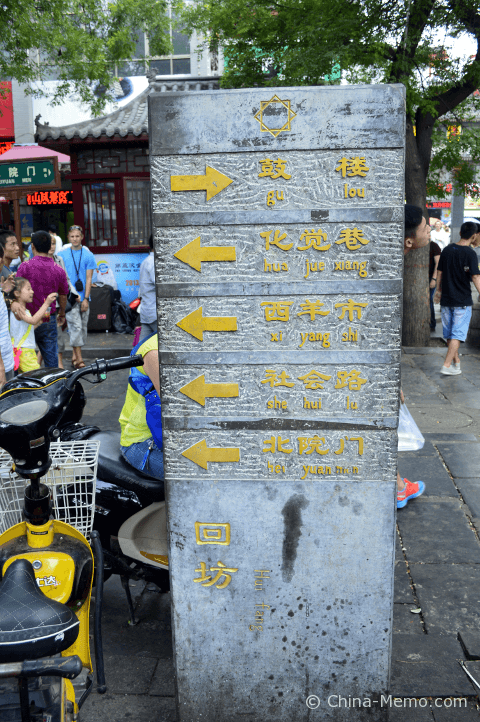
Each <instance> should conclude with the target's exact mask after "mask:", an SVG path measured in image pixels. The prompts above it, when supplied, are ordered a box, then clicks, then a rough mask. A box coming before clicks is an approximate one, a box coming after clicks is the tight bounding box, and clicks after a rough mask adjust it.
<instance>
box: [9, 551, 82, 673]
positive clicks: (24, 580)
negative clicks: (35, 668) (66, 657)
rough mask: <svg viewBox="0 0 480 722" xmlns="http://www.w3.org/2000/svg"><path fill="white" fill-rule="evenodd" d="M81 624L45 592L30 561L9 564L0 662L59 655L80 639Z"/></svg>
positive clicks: (19, 560) (66, 608)
mask: <svg viewBox="0 0 480 722" xmlns="http://www.w3.org/2000/svg"><path fill="white" fill-rule="evenodd" d="M79 624H80V623H79V621H78V619H77V617H76V616H75V614H74V613H73V612H72V610H71V609H69V608H68V607H67V606H65V604H61V603H60V602H57V601H55V600H54V599H49V598H48V597H47V596H46V595H45V594H44V593H43V592H42V590H41V589H40V587H39V586H38V584H37V581H36V579H35V574H34V571H33V567H32V565H31V563H30V562H29V561H27V560H26V559H16V560H15V561H14V562H12V563H11V564H10V566H9V567H8V569H7V571H6V572H5V574H4V576H3V579H2V580H1V581H0V662H22V661H23V660H25V659H40V657H50V656H52V655H54V654H60V652H63V651H65V650H66V649H68V648H69V647H70V646H71V645H72V644H73V643H74V642H75V640H76V639H77V637H78V631H79Z"/></svg>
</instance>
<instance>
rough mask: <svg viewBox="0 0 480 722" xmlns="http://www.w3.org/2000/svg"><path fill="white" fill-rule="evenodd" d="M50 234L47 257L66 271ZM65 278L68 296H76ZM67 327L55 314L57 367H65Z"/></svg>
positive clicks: (40, 356) (67, 338)
mask: <svg viewBox="0 0 480 722" xmlns="http://www.w3.org/2000/svg"><path fill="white" fill-rule="evenodd" d="M50 236H51V238H52V245H51V246H50V250H49V252H48V255H49V258H53V260H54V262H55V263H56V264H57V265H58V266H60V268H63V270H64V271H65V273H66V272H67V271H66V268H65V262H64V260H63V258H61V257H60V256H57V255H56V253H55V249H56V240H55V237H53V236H52V234H50ZM67 280H68V291H69V294H68V295H69V297H70V298H71V297H72V296H71V295H70V294H72V295H73V296H78V293H77V291H76V290H75V288H74V286H73V284H72V282H71V280H70V279H69V278H68V274H67ZM67 308H68V299H67ZM57 310H58V308H57ZM67 329H68V324H67V319H66V318H65V320H63V322H62V321H60V320H59V318H58V315H57V349H58V362H57V363H58V368H59V369H63V368H65V367H64V365H63V354H64V352H65V347H66V344H67V342H68V341H69V336H68V330H67ZM41 362H42V354H41V353H40V352H38V363H39V364H40V363H41Z"/></svg>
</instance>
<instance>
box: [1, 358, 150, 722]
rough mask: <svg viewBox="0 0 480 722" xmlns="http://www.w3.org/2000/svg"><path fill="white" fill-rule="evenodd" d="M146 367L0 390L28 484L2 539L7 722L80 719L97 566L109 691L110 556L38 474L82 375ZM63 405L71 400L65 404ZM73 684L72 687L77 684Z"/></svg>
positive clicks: (4, 432)
mask: <svg viewBox="0 0 480 722" xmlns="http://www.w3.org/2000/svg"><path fill="white" fill-rule="evenodd" d="M142 364H143V359H142V357H141V356H134V357H127V358H124V359H116V360H115V361H112V362H108V361H103V360H102V361H96V362H95V364H93V365H92V367H89V368H88V371H87V369H81V370H79V371H76V372H67V374H65V372H62V374H61V375H62V377H63V378H62V380H61V381H60V379H59V373H60V372H59V370H56V369H53V370H52V378H51V383H49V382H48V378H45V373H43V376H42V383H39V384H38V385H36V384H35V380H33V381H31V379H30V380H29V381H28V383H22V381H20V379H17V380H15V379H14V380H13V381H11V382H9V383H8V384H7V385H6V386H5V387H4V389H3V390H2V392H1V393H0V447H1V448H3V449H5V450H6V451H7V452H8V453H9V454H10V456H12V458H13V460H14V469H15V472H16V473H17V474H19V475H20V476H21V477H23V478H25V479H28V480H29V482H30V483H29V485H28V486H27V487H26V488H25V496H24V507H23V518H24V521H22V522H20V523H19V524H16V525H14V526H12V527H11V528H9V529H8V530H7V531H5V532H4V533H3V534H1V535H0V576H1V581H0V722H3V721H4V720H8V722H17V721H18V722H20V720H21V722H73V720H76V719H77V716H78V711H79V709H80V708H81V706H82V704H83V703H84V702H85V699H86V698H87V696H88V694H89V693H90V692H91V690H92V687H93V674H92V662H91V658H90V648H89V608H90V597H91V591H92V584H93V576H94V561H95V580H96V592H95V618H94V641H95V657H96V671H97V690H98V692H99V693H104V692H105V691H106V686H105V677H104V667H103V652H102V640H101V606H102V596H103V554H102V547H101V544H100V540H99V537H98V533H97V532H92V535H91V538H92V547H93V553H92V549H91V547H90V545H89V543H88V541H87V539H86V538H85V537H84V536H83V535H82V534H81V533H80V532H79V531H77V530H76V529H75V528H74V527H73V526H71V525H69V524H67V523H65V522H62V521H59V520H57V519H54V518H52V508H51V491H50V489H49V488H48V487H47V486H46V485H45V484H43V483H41V478H42V477H43V476H45V475H46V474H47V472H48V470H49V468H50V465H51V457H50V454H49V449H50V442H51V441H52V440H56V439H58V437H59V431H58V428H57V427H58V426H59V425H60V424H61V423H62V422H63V421H64V419H65V414H66V413H68V405H69V402H71V401H72V389H74V387H75V382H76V380H77V378H78V376H80V375H82V376H83V375H85V372H87V373H88V372H90V373H96V374H97V376H98V380H99V381H100V380H103V379H104V378H105V374H106V372H107V371H109V370H115V369H119V368H130V367H132V366H138V365H142ZM64 402H65V403H64ZM72 680H74V682H72Z"/></svg>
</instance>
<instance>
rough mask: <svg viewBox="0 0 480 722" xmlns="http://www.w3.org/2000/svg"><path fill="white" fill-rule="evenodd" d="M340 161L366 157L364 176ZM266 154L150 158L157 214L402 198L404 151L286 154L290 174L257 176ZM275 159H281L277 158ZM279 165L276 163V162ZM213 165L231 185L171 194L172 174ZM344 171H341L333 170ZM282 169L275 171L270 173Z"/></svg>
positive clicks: (367, 203) (396, 202)
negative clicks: (211, 190) (208, 192)
mask: <svg viewBox="0 0 480 722" xmlns="http://www.w3.org/2000/svg"><path fill="white" fill-rule="evenodd" d="M342 158H345V159H350V158H359V159H360V158H361V159H364V161H365V162H364V163H363V162H362V163H361V164H360V165H359V167H358V171H357V172H358V173H361V174H362V175H358V174H357V175H353V176H349V175H348V172H349V171H348V170H347V168H348V165H347V166H346V167H345V175H344V174H343V172H342V169H343V165H342V162H341V161H342ZM262 160H265V153H242V154H241V155H239V154H238V153H235V154H231V155H229V154H212V155H209V156H208V159H206V158H205V156H203V155H192V156H161V157H156V158H155V157H154V158H152V163H151V172H152V199H153V211H154V213H179V212H183V213H184V212H188V211H193V210H195V211H198V210H199V209H201V208H202V207H203V209H204V210H205V211H207V210H208V211H210V212H212V211H219V210H225V211H251V210H257V209H258V210H260V209H265V211H266V212H267V213H268V212H270V213H271V214H272V215H273V214H274V211H275V210H281V211H285V210H296V209H299V208H320V209H322V208H325V209H326V208H330V207H331V206H332V205H335V206H337V207H340V208H342V207H343V206H346V207H347V208H348V207H349V206H353V205H355V206H359V207H360V208H361V207H362V206H369V207H371V206H395V205H400V204H401V203H402V199H403V187H402V182H401V180H402V173H403V150H368V149H367V150H364V149H361V150H351V149H345V150H342V151H341V152H338V151H337V152H330V151H299V152H294V151H288V152H284V153H282V156H281V159H280V160H281V161H284V163H282V164H280V165H281V167H283V165H285V171H284V174H285V175H288V176H291V177H290V178H289V179H285V178H284V177H279V178H273V177H264V178H259V173H262V167H264V166H262V163H261V161H262ZM274 160H275V161H276V160H277V159H274ZM277 164H278V161H277ZM207 166H210V167H212V168H214V169H215V170H216V171H218V172H219V173H222V174H223V175H224V176H226V177H227V179H229V180H230V181H231V183H230V184H229V185H228V186H227V187H226V188H224V189H223V190H222V191H221V192H219V193H217V194H216V195H215V196H213V197H211V198H209V199H207V195H206V193H205V190H198V191H197V190H195V191H193V192H190V193H188V194H187V193H172V189H171V178H172V176H183V175H198V176H202V175H204V174H205V172H206V167H207ZM336 168H340V170H335V169H336ZM277 172H278V171H276V170H275V166H274V167H273V171H272V175H273V176H275V175H276V173H277Z"/></svg>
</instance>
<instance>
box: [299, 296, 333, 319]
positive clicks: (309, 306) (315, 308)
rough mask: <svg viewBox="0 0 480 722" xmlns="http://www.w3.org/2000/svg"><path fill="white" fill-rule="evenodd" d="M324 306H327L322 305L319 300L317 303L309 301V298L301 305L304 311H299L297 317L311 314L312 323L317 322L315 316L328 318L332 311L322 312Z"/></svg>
mask: <svg viewBox="0 0 480 722" xmlns="http://www.w3.org/2000/svg"><path fill="white" fill-rule="evenodd" d="M324 305H325V304H324V303H320V301H319V300H318V299H317V301H309V300H308V298H307V299H306V300H305V303H301V304H300V308H303V311H299V313H297V316H305V314H309V315H310V321H315V316H328V314H329V313H330V311H320V308H321V307H322V306H324Z"/></svg>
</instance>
